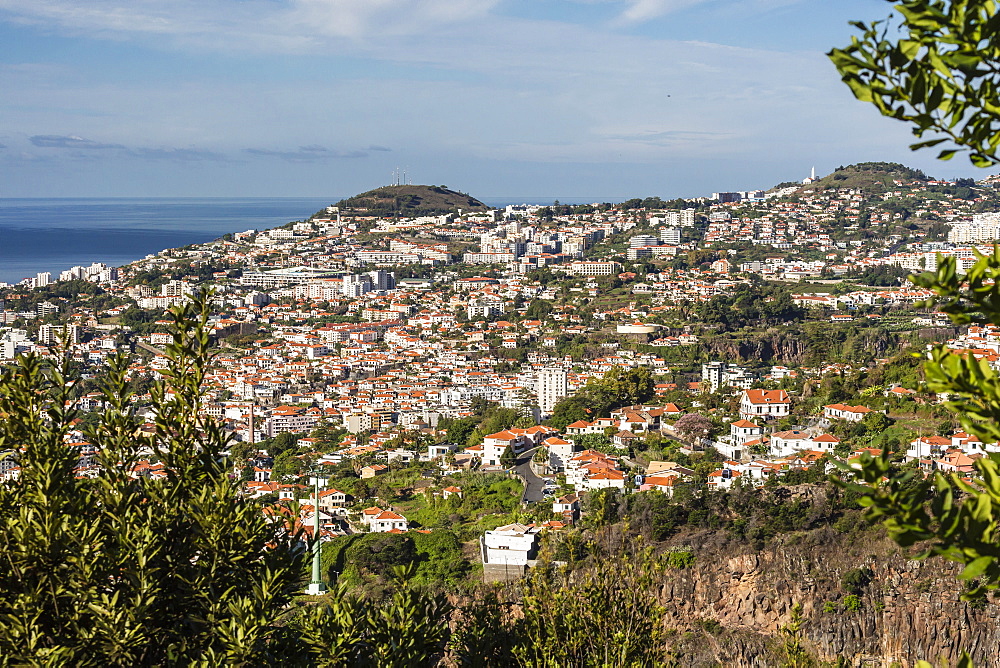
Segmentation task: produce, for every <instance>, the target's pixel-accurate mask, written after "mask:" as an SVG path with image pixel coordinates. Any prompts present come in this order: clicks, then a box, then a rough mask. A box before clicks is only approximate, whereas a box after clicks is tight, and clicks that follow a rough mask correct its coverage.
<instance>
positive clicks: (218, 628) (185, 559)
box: [0, 299, 305, 666]
mask: <svg viewBox="0 0 1000 668" xmlns="http://www.w3.org/2000/svg"><path fill="white" fill-rule="evenodd" d="M207 307H208V301H207V300H204V299H203V300H201V301H200V302H199V303H198V304H196V305H190V304H189V305H188V306H186V307H184V308H178V309H175V310H174V311H173V312H172V314H173V315H172V317H173V320H174V336H173V342H172V343H171V344H169V345H168V346H166V348H165V352H166V354H167V359H168V366H167V368H166V369H164V370H163V371H162V374H163V376H164V380H163V381H160V382H157V383H156V384H154V386H153V387H152V390H151V393H152V396H153V402H154V405H155V406H156V409H157V413H156V419H155V431H154V433H153V434H152V435H151V436H148V437H146V436H140V437H137V436H136V434H137V432H138V428H139V426H140V424H141V421H140V420H138V419H137V417H136V415H135V413H134V410H133V407H132V404H131V402H130V399H131V398H132V395H131V394H130V392H129V390H128V383H127V381H126V374H127V370H128V361H127V360H126V359H125V358H124V357H118V358H116V359H114V360H113V361H112V363H111V365H110V370H109V371H108V374H107V380H106V382H105V383H104V388H103V391H104V395H105V398H106V400H107V401H108V404H109V407H108V409H107V410H106V411H105V413H104V415H103V417H102V419H101V421H100V423H98V424H97V426H96V427H94V428H93V429H92V430H90V432H89V433H88V434H87V435H86V436H87V439H88V440H89V441H90V442H91V443H93V444H94V445H95V446H96V447H98V448H99V449H100V452H101V455H100V457H101V465H102V470H101V474H100V476H99V477H98V478H96V479H93V480H90V479H80V478H77V477H75V476H74V475H73V468H74V467H75V466H76V464H77V455H76V454H75V452H74V450H73V449H72V448H67V447H66V446H65V437H66V435H67V433H68V432H69V431H70V430H71V429H72V428H73V420H74V418H75V417H76V412H75V411H74V410H73V409H72V408H71V406H72V404H71V402H69V401H67V399H68V396H69V393H70V392H71V389H72V388H71V386H72V379H71V378H68V377H67V376H66V375H64V369H60V368H56V367H55V366H53V365H52V364H50V363H47V362H45V361H43V360H41V359H40V358H38V357H35V356H32V355H28V356H25V357H22V358H20V359H19V361H18V363H17V365H16V366H15V367H14V368H12V369H8V370H7V371H5V372H4V373H3V375H2V376H0V414H2V415H4V416H5V419H3V420H0V451H2V450H6V449H23V452H24V456H23V457H22V459H21V462H20V464H21V475H20V477H19V478H18V479H17V480H16V481H13V482H9V483H7V484H5V485H3V486H2V487H0V562H2V563H3V564H4V567H3V568H2V569H0V592H3V595H2V596H0V629H2V631H0V656H2V657H3V659H2V663H3V664H4V665H74V666H92V665H107V664H112V665H137V666H138V665H167V664H170V665H178V664H183V665H196V664H197V665H229V664H244V665H267V664H270V665H275V664H278V663H282V662H283V660H284V659H285V658H286V657H287V656H289V655H290V654H289V653H290V652H291V651H292V650H291V648H290V645H289V644H288V642H287V641H286V636H285V634H284V632H283V631H282V630H281V629H280V627H279V626H278V625H277V624H276V622H278V621H279V619H280V618H281V617H282V616H284V614H285V613H284V612H283V611H284V610H285V608H286V606H287V605H288V604H289V602H290V601H291V597H292V594H293V593H294V592H295V591H296V590H297V589H298V588H299V586H300V580H301V575H302V567H303V555H304V554H305V552H304V551H303V550H302V549H301V541H300V536H299V534H298V533H295V532H286V531H285V530H284V527H282V526H280V524H279V525H275V524H271V523H269V522H267V521H265V519H264V517H263V516H262V514H261V512H260V507H259V506H257V505H256V504H254V503H252V502H250V501H246V500H243V499H241V498H240V496H239V489H238V484H239V483H238V482H237V481H234V480H231V479H230V476H229V468H230V467H229V466H228V464H227V463H226V461H225V460H224V458H223V456H222V452H223V451H225V449H226V448H227V447H228V443H227V439H226V437H225V436H224V434H223V432H222V430H221V427H220V426H219V425H218V424H217V423H216V422H215V421H214V420H212V419H211V418H208V417H207V416H205V415H203V414H202V412H201V411H200V407H201V394H200V387H201V384H202V381H203V380H204V377H205V373H206V370H207V366H208V362H209V359H210V355H211V353H210V349H209V335H208V327H207V319H208V310H207ZM144 448H149V449H152V451H153V452H154V453H155V455H156V456H157V457H158V458H159V459H160V460H161V461H162V462H163V464H164V466H165V469H166V471H167V475H166V476H165V477H163V478H162V479H148V478H143V477H140V478H133V477H132V476H131V475H129V474H130V471H131V468H132V465H133V464H134V463H135V462H136V460H137V459H138V456H139V453H140V451H141V450H142V449H144Z"/></svg>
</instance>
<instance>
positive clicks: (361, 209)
mask: <svg viewBox="0 0 1000 668" xmlns="http://www.w3.org/2000/svg"><path fill="white" fill-rule="evenodd" d="M336 206H338V207H340V210H341V211H343V212H350V213H355V214H362V215H372V216H396V215H399V216H406V217H414V216H440V215H443V214H446V213H458V211H459V210H461V211H463V212H467V211H486V210H487V209H488V208H489V207H487V206H486V205H485V204H483V203H482V202H480V201H479V200H477V199H476V198H474V197H471V196H469V195H467V194H465V193H461V192H458V191H455V190H450V189H448V188H447V187H445V186H419V185H417V186H415V185H406V186H383V187H381V188H376V189H375V190H369V191H368V192H364V193H361V194H360V195H355V196H354V197H348V198H347V199H342V200H340V201H339V202H337V204H336Z"/></svg>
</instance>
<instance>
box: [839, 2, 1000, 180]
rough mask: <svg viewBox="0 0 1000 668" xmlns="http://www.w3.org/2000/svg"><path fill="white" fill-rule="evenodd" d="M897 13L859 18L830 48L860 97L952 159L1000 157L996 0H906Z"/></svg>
mask: <svg viewBox="0 0 1000 668" xmlns="http://www.w3.org/2000/svg"><path fill="white" fill-rule="evenodd" d="M894 8H895V10H896V12H897V13H898V15H899V16H898V17H895V18H893V17H890V18H889V19H886V20H884V21H874V22H872V23H863V22H855V23H853V24H852V25H854V26H855V27H856V28H858V30H859V31H860V33H861V34H860V36H854V37H853V38H852V39H851V44H850V45H849V46H847V47H845V48H840V49H833V50H831V51H830V52H829V53H828V54H827V55H828V56H829V57H830V59H831V60H832V61H833V63H834V65H836V67H837V70H838V71H839V72H840V74H841V77H842V78H843V81H844V83H846V84H847V85H848V86H849V87H850V89H851V92H853V93H854V96H855V97H857V98H858V99H859V100H861V101H863V102H869V103H871V104H873V105H874V106H875V108H876V109H878V110H879V112H880V113H882V115H884V116H889V117H891V118H895V119H897V120H901V121H904V122H907V123H909V124H910V125H911V126H912V130H913V134H914V135H915V136H916V137H917V138H918V139H921V141H918V142H917V143H915V144H912V145H911V147H910V148H913V149H919V148H925V147H932V146H942V150H941V151H940V153H939V154H938V157H939V158H941V159H943V160H947V159H949V158H951V157H952V156H954V155H955V153H956V152H959V151H964V152H968V154H969V159H970V160H971V161H972V163H973V164H974V165H976V166H977V167H988V166H991V165H995V164H997V163H998V162H1000V157H998V156H997V147H998V146H1000V105H998V103H997V90H998V86H1000V16H998V15H997V3H996V2H995V0H900V1H899V2H897V3H896V4H895V6H894Z"/></svg>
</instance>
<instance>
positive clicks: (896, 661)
mask: <svg viewBox="0 0 1000 668" xmlns="http://www.w3.org/2000/svg"><path fill="white" fill-rule="evenodd" d="M684 540H685V541H686V544H687V545H689V546H690V548H691V549H693V550H694V551H695V554H696V561H695V564H694V565H693V566H691V567H690V568H687V569H683V570H672V571H669V572H668V573H667V575H666V577H665V578H664V581H663V583H662V587H661V589H660V592H659V595H660V598H661V600H662V601H663V603H664V605H665V606H666V607H667V609H668V610H669V614H670V624H671V625H672V626H675V627H676V629H677V630H678V633H685V632H686V636H687V639H688V642H685V643H682V644H683V647H682V648H681V651H679V652H678V654H679V660H680V662H681V664H682V665H713V664H714V665H720V664H721V665H726V666H743V667H747V668H750V667H754V668H757V667H760V668H763V667H766V666H774V665H776V664H777V661H778V660H779V659H780V653H781V650H780V640H779V639H778V636H779V635H780V630H781V628H782V627H783V626H785V625H786V624H788V623H789V622H790V621H791V619H792V608H793V606H795V605H800V606H801V615H802V617H803V618H804V624H803V625H802V629H801V634H802V636H803V645H804V646H805V647H806V649H808V650H809V651H810V652H811V653H812V654H813V656H814V657H815V658H817V659H819V660H821V661H827V662H835V661H837V660H838V659H839V658H843V660H844V663H843V664H842V665H846V666H873V667H874V666H877V667H880V668H890V667H891V666H899V667H901V668H905V667H907V666H912V665H914V663H915V662H916V661H917V660H920V659H925V660H929V661H931V662H932V663H934V664H935V665H937V664H938V662H942V661H943V662H944V665H954V664H955V663H956V662H957V660H958V658H959V656H960V655H961V652H962V651H963V650H965V651H968V652H969V653H970V654H971V655H972V657H973V659H974V660H975V663H976V665H977V666H998V665H1000V624H998V616H1000V607H998V605H997V604H995V603H993V602H992V600H991V601H990V602H988V603H985V604H978V605H977V604H970V603H967V602H965V601H962V600H960V595H961V593H962V591H963V590H964V583H963V582H962V581H960V580H958V579H957V577H956V576H957V574H958V572H959V571H960V568H958V567H957V565H955V564H951V563H950V562H946V561H943V560H941V559H929V560H926V561H913V560H910V559H907V558H906V556H905V555H904V554H903V552H902V551H901V550H900V549H899V548H898V547H897V546H896V545H895V544H893V543H892V542H891V541H889V540H888V539H887V538H885V537H884V534H881V533H880V532H878V531H877V530H868V531H862V532H855V533H852V534H846V535H845V534H838V533H837V532H835V531H834V530H833V529H831V528H824V529H820V530H817V531H813V532H809V533H803V534H793V535H790V536H786V537H785V539H784V540H782V541H781V542H780V543H775V544H773V545H769V546H768V547H767V548H765V549H764V550H762V551H759V552H754V551H752V550H751V549H750V548H749V547H747V548H745V549H743V548H741V547H740V546H737V545H734V544H733V543H730V542H726V541H724V540H721V541H720V540H719V537H718V536H717V535H713V534H704V535H702V536H687V537H685V539H684ZM699 543H700V544H699ZM859 568H861V569H870V576H871V579H870V581H869V582H868V583H867V585H865V586H864V587H863V588H861V589H859V590H858V593H857V594H856V596H857V598H856V599H851V598H848V597H849V595H848V594H847V592H845V591H844V588H843V586H842V584H841V581H842V578H843V576H844V574H845V573H847V572H848V571H850V570H851V569H859ZM866 572H867V571H866ZM706 629H708V630H710V631H711V632H708V631H706ZM692 632H693V633H694V636H696V637H697V639H698V640H697V641H696V642H695V641H694V636H692ZM679 637H682V636H679ZM679 646H680V645H679ZM692 648H694V651H692Z"/></svg>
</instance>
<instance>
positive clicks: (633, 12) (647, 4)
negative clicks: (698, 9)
mask: <svg viewBox="0 0 1000 668" xmlns="http://www.w3.org/2000/svg"><path fill="white" fill-rule="evenodd" d="M710 1H711V0H628V7H626V8H625V11H623V12H622V14H621V20H622V21H624V22H627V23H641V22H643V21H649V20H651V19H656V18H659V17H661V16H666V15H667V14H671V13H673V12H677V11H680V10H682V9H687V8H688V7H694V6H695V5H702V4H705V3H706V2H710Z"/></svg>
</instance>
